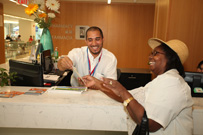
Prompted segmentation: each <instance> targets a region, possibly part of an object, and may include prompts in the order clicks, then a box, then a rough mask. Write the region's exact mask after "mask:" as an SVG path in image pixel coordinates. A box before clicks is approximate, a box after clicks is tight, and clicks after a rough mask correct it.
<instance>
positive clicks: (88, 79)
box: [82, 75, 103, 90]
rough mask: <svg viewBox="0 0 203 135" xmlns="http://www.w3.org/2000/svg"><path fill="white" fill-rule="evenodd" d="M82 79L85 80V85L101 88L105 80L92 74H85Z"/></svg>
mask: <svg viewBox="0 0 203 135" xmlns="http://www.w3.org/2000/svg"><path fill="white" fill-rule="evenodd" d="M82 79H83V81H84V84H85V86H86V87H88V88H91V89H97V90H99V89H101V87H102V83H103V82H102V81H100V80H98V79H96V78H94V77H92V76H90V75H87V76H83V77H82Z"/></svg>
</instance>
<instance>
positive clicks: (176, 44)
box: [148, 38, 189, 64]
mask: <svg viewBox="0 0 203 135" xmlns="http://www.w3.org/2000/svg"><path fill="white" fill-rule="evenodd" d="M161 43H164V44H166V45H167V46H168V47H170V48H171V49H172V50H173V51H175V52H176V53H177V55H178V56H179V58H180V61H181V63H182V64H183V63H184V62H185V61H186V59H187V58H188V56H189V51H188V48H187V46H186V44H185V43H183V42H182V41H180V40H177V39H173V40H169V41H167V42H164V41H163V40H161V39H158V38H150V39H149V40H148V44H149V46H150V47H151V48H152V49H154V48H156V47H157V46H159V45H161Z"/></svg>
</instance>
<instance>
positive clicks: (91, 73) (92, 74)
mask: <svg viewBox="0 0 203 135" xmlns="http://www.w3.org/2000/svg"><path fill="white" fill-rule="evenodd" d="M101 56H102V53H101V55H100V57H99V60H98V62H97V64H96V65H95V67H94V69H93V70H92V71H91V63H90V59H89V55H88V47H87V60H88V68H89V75H91V76H94V73H95V71H96V68H97V66H98V64H99V62H100V60H101Z"/></svg>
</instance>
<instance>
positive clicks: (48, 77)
mask: <svg viewBox="0 0 203 135" xmlns="http://www.w3.org/2000/svg"><path fill="white" fill-rule="evenodd" d="M59 77H60V76H58V75H49V74H43V78H44V80H49V81H55V82H56V81H58V79H59Z"/></svg>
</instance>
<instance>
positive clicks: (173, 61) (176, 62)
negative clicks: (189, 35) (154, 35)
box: [160, 43, 185, 78]
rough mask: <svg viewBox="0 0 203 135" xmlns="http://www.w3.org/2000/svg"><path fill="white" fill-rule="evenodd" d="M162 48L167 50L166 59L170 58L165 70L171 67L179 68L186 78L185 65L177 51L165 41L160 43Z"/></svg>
mask: <svg viewBox="0 0 203 135" xmlns="http://www.w3.org/2000/svg"><path fill="white" fill-rule="evenodd" d="M160 48H161V49H162V50H163V51H164V52H165V56H166V59H167V60H168V61H167V63H166V70H165V72H166V71H168V70H170V69H177V70H178V72H179V74H180V75H181V76H182V77H183V78H184V77H185V71H184V67H183V65H182V63H181V61H180V58H179V56H178V55H177V53H176V52H175V51H173V50H172V49H171V48H170V47H169V46H167V45H166V44H164V43H162V44H161V45H160Z"/></svg>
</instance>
